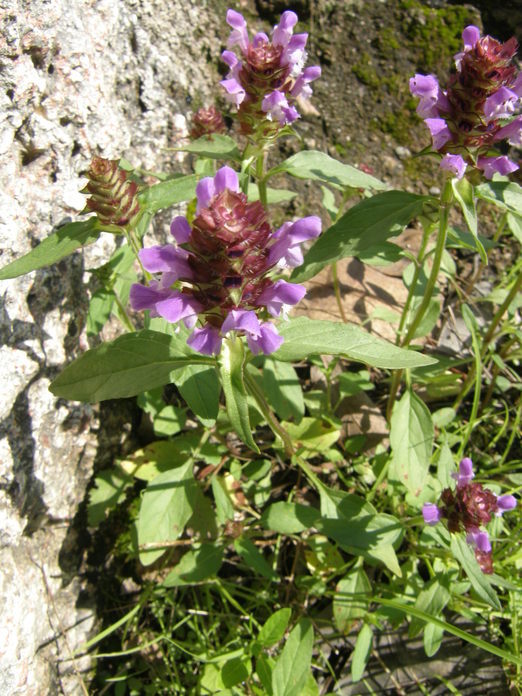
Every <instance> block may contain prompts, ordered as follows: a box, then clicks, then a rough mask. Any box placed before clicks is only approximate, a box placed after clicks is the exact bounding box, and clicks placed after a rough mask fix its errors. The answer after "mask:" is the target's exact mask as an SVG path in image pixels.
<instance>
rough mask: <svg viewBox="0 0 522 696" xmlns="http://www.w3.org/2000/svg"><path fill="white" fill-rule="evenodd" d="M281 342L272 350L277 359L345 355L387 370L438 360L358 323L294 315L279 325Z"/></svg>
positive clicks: (294, 359)
mask: <svg viewBox="0 0 522 696" xmlns="http://www.w3.org/2000/svg"><path fill="white" fill-rule="evenodd" d="M279 333H280V334H281V336H283V338H284V339H285V340H284V343H283V344H282V346H281V347H280V348H279V350H277V352H276V353H274V355H273V357H274V358H275V359H277V360H284V361H288V362H293V361H298V360H302V359H303V358H307V357H309V356H310V355H345V356H346V357H348V358H351V359H353V360H357V361H359V362H362V363H366V364H367V365H372V366H373V367H385V368H389V369H397V368H406V367H420V366H422V365H431V364H433V363H436V362H437V361H436V360H435V359H433V358H430V357H428V356H427V355H422V354H421V353H417V352H415V351H412V350H405V349H404V348H399V347H398V346H395V345H393V344H392V343H389V342H388V341H385V340H384V339H382V338H378V337H377V336H373V335H372V334H370V333H368V332H367V331H365V330H364V329H361V328H360V327H359V326H355V325H353V324H343V323H341V322H333V321H322V320H320V319H317V320H316V319H308V318H307V317H297V318H296V319H292V320H291V321H289V322H285V323H283V324H282V325H281V326H280V327H279Z"/></svg>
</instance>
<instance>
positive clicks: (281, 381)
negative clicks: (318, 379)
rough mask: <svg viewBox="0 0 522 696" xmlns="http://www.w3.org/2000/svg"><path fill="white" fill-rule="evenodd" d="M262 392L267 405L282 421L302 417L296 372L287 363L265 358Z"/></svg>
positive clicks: (301, 391)
mask: <svg viewBox="0 0 522 696" xmlns="http://www.w3.org/2000/svg"><path fill="white" fill-rule="evenodd" d="M263 390H264V392H265V394H266V397H267V400H268V402H269V404H270V405H271V406H272V408H273V409H274V411H275V412H276V413H277V415H278V416H279V417H280V418H282V419H283V420H287V419H288V418H291V417H294V418H295V419H296V420H300V419H301V418H302V417H303V415H304V399H303V390H302V389H301V383H300V381H299V377H298V376H297V373H296V371H295V370H294V368H293V367H292V365H289V364H288V363H285V362H281V361H279V360H274V359H273V358H266V360H265V362H264V364H263Z"/></svg>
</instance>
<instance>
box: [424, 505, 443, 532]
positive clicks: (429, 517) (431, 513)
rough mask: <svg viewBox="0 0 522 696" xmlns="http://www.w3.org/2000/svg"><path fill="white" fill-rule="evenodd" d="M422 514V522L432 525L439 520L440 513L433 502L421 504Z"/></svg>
mask: <svg viewBox="0 0 522 696" xmlns="http://www.w3.org/2000/svg"><path fill="white" fill-rule="evenodd" d="M422 516H423V517H424V522H425V523H426V524H429V525H430V527H433V526H434V525H436V524H437V522H440V520H441V517H442V514H441V511H440V510H439V508H438V507H437V506H436V505H435V504H434V503H424V505H423V506H422Z"/></svg>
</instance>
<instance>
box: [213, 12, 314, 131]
mask: <svg viewBox="0 0 522 696" xmlns="http://www.w3.org/2000/svg"><path fill="white" fill-rule="evenodd" d="M227 23H228V24H229V25H230V26H231V27H232V32H231V34H230V38H229V40H228V48H233V47H236V46H237V47H238V48H239V51H240V55H239V57H238V56H236V55H235V54H234V53H232V52H231V51H230V50H227V51H224V52H223V54H222V58H223V60H224V61H225V63H226V64H227V65H228V67H229V68H230V71H229V73H228V75H227V76H226V79H225V80H222V81H221V86H222V87H223V88H224V90H225V92H226V95H225V96H226V99H227V100H228V101H230V102H232V103H233V104H235V106H236V107H237V108H238V119H239V122H240V124H241V130H242V132H243V133H244V134H246V135H249V134H251V133H254V132H256V130H257V129H258V128H262V132H263V135H264V137H266V136H267V135H274V134H277V132H278V130H279V128H280V127H282V126H285V125H287V124H290V123H293V121H295V120H296V119H297V118H299V113H298V111H297V109H296V107H295V100H296V98H297V97H298V96H301V97H303V98H306V97H309V96H310V95H311V93H312V90H311V88H310V87H309V83H310V82H312V81H313V80H315V79H317V78H318V77H319V75H320V73H321V71H320V68H319V67H315V66H314V67H312V68H304V65H305V62H306V58H307V54H306V43H307V40H308V35H307V34H304V33H303V34H294V27H295V25H296V24H297V15H296V14H295V12H291V11H286V12H283V14H282V15H281V18H280V21H279V24H277V25H276V26H275V27H274V29H273V31H272V34H271V37H268V36H267V35H266V34H265V33H263V32H258V33H257V34H255V36H254V37H253V38H252V40H250V38H249V35H248V30H247V25H246V21H245V19H244V17H243V16H242V15H240V14H239V13H238V12H235V11H234V10H229V11H228V12H227ZM262 113H265V114H266V119H267V120H268V121H271V122H272V124H273V125H272V126H270V127H269V128H268V129H267V123H266V121H265V120H264V119H262V118H260V114H262Z"/></svg>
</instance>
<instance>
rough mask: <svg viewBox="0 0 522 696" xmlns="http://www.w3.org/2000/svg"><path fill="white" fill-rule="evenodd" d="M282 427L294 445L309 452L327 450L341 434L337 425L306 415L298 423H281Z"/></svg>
mask: <svg viewBox="0 0 522 696" xmlns="http://www.w3.org/2000/svg"><path fill="white" fill-rule="evenodd" d="M283 427H284V428H285V430H286V431H287V433H288V434H289V435H290V437H291V438H292V441H293V442H294V443H295V445H297V446H299V447H303V448H304V450H305V453H306V452H308V453H311V454H314V453H317V452H325V451H327V450H329V449H330V448H331V447H332V445H334V444H335V443H336V442H337V440H338V439H339V436H340V434H341V429H340V427H339V426H337V425H332V424H330V423H325V422H323V421H322V420H321V419H319V418H308V417H307V418H303V419H302V420H301V421H300V422H299V423H283ZM303 456H305V455H303Z"/></svg>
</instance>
